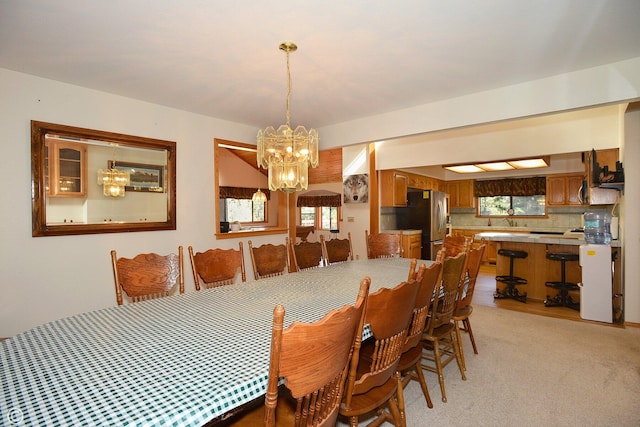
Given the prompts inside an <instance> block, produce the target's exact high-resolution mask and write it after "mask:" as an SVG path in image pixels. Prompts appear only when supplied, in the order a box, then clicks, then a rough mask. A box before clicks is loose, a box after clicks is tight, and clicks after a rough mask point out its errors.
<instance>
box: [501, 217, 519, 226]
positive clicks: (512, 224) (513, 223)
mask: <svg viewBox="0 0 640 427" xmlns="http://www.w3.org/2000/svg"><path fill="white" fill-rule="evenodd" d="M504 220H505V221H507V224H509V227H515V226H516V225H517V224H518V223H517V222H515V221H514V220H513V219H511V218H506V217H505V218H504Z"/></svg>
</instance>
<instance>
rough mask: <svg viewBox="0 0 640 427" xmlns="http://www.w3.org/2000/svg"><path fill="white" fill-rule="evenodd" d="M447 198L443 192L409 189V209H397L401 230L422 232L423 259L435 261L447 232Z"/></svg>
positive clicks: (398, 224) (397, 220)
mask: <svg viewBox="0 0 640 427" xmlns="http://www.w3.org/2000/svg"><path fill="white" fill-rule="evenodd" d="M445 203H446V197H445V193H444V192H442V191H434V190H416V189H411V188H410V189H409V191H408V193H407V207H402V208H396V223H397V227H398V228H399V229H404V230H408V229H416V230H422V255H421V258H422V259H435V256H436V253H437V249H436V248H438V247H440V246H441V245H442V241H443V239H444V236H445V234H446V232H447V212H446V206H445Z"/></svg>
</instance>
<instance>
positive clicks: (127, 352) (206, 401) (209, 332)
mask: <svg viewBox="0 0 640 427" xmlns="http://www.w3.org/2000/svg"><path fill="white" fill-rule="evenodd" d="M408 268H409V260H408V259H385V260H362V261H354V262H348V263H343V264H336V265H333V266H329V267H324V268H322V269H316V270H308V271H304V272H300V273H292V274H288V275H285V276H281V277H274V278H269V279H263V280H260V281H254V282H247V283H239V284H237V285H232V286H224V287H219V288H214V289H209V290H204V291H200V292H191V293H187V294H183V295H175V296H172V297H168V298H163V299H157V300H152V301H145V302H141V303H136V304H129V305H123V306H116V307H110V308H106V309H103V310H98V311H94V312H90V313H83V314H78V315H76V316H72V317H69V318H65V319H61V320H57V321H54V322H51V323H47V324H44V325H41V326H38V327H36V328H33V329H31V330H28V331H25V332H23V333H20V334H18V335H16V336H15V337H13V338H11V339H9V340H6V341H4V342H2V343H0V416H1V418H0V425H2V426H4V425H8V426H12V425H16V426H115V425H127V426H180V427H184V426H199V425H202V424H204V423H206V422H207V421H209V420H212V419H214V418H216V417H219V416H220V415H222V414H224V413H226V412H228V411H230V410H232V409H234V408H236V407H239V406H241V405H242V404H244V403H247V402H250V401H251V400H254V399H255V398H257V397H259V396H261V395H263V394H264V393H265V392H266V384H267V376H268V368H269V350H270V338H271V322H272V316H273V308H274V307H275V305H276V304H283V305H284V307H285V310H286V316H285V327H286V326H287V325H289V324H290V323H291V322H293V321H296V320H297V321H304V322H312V321H316V320H318V319H320V318H321V317H322V316H323V315H324V314H325V313H326V312H327V311H329V310H331V309H335V308H339V307H342V306H343V305H344V304H353V302H354V301H355V298H356V295H357V291H358V287H359V285H360V280H361V279H362V278H363V277H364V276H366V275H368V276H370V277H371V279H372V284H371V292H374V291H375V290H377V289H378V288H381V287H392V286H395V285H396V284H398V283H399V282H401V281H403V280H406V277H407V273H408Z"/></svg>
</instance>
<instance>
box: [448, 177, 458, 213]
mask: <svg viewBox="0 0 640 427" xmlns="http://www.w3.org/2000/svg"><path fill="white" fill-rule="evenodd" d="M446 188H447V194H448V195H449V203H451V205H450V206H449V207H450V208H459V207H460V197H459V194H460V186H459V185H458V181H454V182H447V185H446Z"/></svg>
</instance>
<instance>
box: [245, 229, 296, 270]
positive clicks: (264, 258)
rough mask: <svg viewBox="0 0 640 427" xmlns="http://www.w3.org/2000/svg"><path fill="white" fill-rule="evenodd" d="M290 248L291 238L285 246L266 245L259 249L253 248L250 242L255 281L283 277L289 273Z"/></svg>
mask: <svg viewBox="0 0 640 427" xmlns="http://www.w3.org/2000/svg"><path fill="white" fill-rule="evenodd" d="M288 246H289V238H286V239H285V244H283V245H273V244H271V243H266V244H264V245H262V246H257V247H253V244H252V243H251V240H249V252H250V253H251V264H252V266H253V277H254V278H255V280H260V279H264V278H267V277H274V276H282V275H283V274H285V273H287V272H288V271H289V250H288V249H287V247H288Z"/></svg>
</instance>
